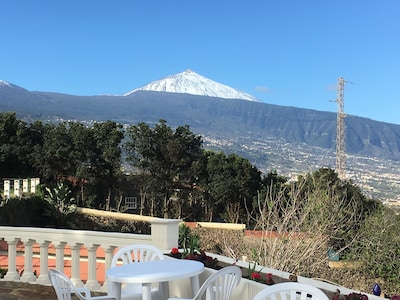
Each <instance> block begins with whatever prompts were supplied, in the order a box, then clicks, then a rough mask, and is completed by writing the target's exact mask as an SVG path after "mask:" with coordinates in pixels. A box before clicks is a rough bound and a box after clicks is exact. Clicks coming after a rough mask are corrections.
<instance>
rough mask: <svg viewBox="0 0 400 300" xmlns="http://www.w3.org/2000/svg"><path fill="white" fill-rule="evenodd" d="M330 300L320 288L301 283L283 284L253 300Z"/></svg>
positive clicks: (278, 284)
mask: <svg viewBox="0 0 400 300" xmlns="http://www.w3.org/2000/svg"><path fill="white" fill-rule="evenodd" d="M311 299H312V300H329V298H328V296H327V295H326V294H325V293H324V292H323V291H322V290H320V289H319V288H317V287H315V286H312V285H309V284H305V283H300V282H282V283H277V284H274V285H271V286H268V287H266V288H264V289H262V290H261V291H260V292H258V293H257V294H256V295H255V296H254V298H253V300H311Z"/></svg>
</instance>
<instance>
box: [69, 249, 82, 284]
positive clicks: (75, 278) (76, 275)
mask: <svg viewBox="0 0 400 300" xmlns="http://www.w3.org/2000/svg"><path fill="white" fill-rule="evenodd" d="M82 245H83V244H82V243H75V244H74V245H71V259H72V261H71V281H72V282H73V283H74V284H75V285H76V286H78V287H83V282H82V280H81V272H80V270H81V269H80V267H81V264H80V257H81V253H80V252H81V247H82Z"/></svg>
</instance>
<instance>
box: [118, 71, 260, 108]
mask: <svg viewBox="0 0 400 300" xmlns="http://www.w3.org/2000/svg"><path fill="white" fill-rule="evenodd" d="M137 91H154V92H169V93H184V94H191V95H199V96H209V97H218V98H224V99H242V100H249V101H257V102H259V100H258V99H257V98H255V97H253V96H251V95H249V94H246V93H243V92H240V91H238V90H235V89H233V88H231V87H229V86H227V85H223V84H221V83H218V82H215V81H213V80H211V79H208V78H206V77H204V76H201V75H199V74H197V73H195V72H193V71H192V70H186V71H184V72H182V73H178V74H174V75H170V76H167V77H165V78H163V79H160V80H156V81H153V82H150V83H149V84H147V85H145V86H143V87H141V88H137V89H134V90H133V91H130V92H128V93H126V94H124V96H129V95H131V94H133V93H135V92H137Z"/></svg>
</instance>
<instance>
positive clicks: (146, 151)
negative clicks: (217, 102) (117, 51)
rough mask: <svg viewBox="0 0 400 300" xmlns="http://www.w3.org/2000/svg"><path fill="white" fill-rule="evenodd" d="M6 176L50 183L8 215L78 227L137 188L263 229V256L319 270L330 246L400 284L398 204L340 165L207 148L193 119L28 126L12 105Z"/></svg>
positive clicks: (190, 213)
mask: <svg viewBox="0 0 400 300" xmlns="http://www.w3.org/2000/svg"><path fill="white" fill-rule="evenodd" d="M0 177H1V178H29V177H40V178H41V183H42V188H41V189H39V193H38V194H37V195H23V197H21V198H20V199H6V201H4V202H3V207H1V208H0V224H7V225H15V226H17V225H25V226H53V227H59V228H62V227H73V226H75V225H74V224H73V223H71V221H72V220H74V219H76V218H74V217H73V216H74V210H75V207H76V206H83V207H91V208H98V209H104V210H117V211H123V210H124V209H125V207H124V203H123V199H124V198H125V197H127V196H135V197H137V199H138V203H137V209H136V211H135V213H139V214H144V215H150V216H158V217H165V218H180V219H184V220H185V221H220V222H233V223H238V222H240V223H244V224H246V227H247V228H248V229H259V230H262V231H263V232H265V236H263V238H262V239H261V240H260V242H259V244H258V245H255V246H254V245H253V247H252V248H251V249H253V250H254V253H253V254H254V255H253V256H254V257H256V258H257V260H258V261H257V263H259V264H262V265H265V266H270V267H273V268H276V269H280V270H285V271H288V272H293V273H296V274H302V275H309V276H311V275H315V274H318V271H319V267H320V266H321V265H323V264H326V262H327V259H328V257H327V253H328V251H327V250H328V248H329V249H333V251H334V252H335V253H340V256H341V257H345V258H348V259H352V260H357V261H361V262H362V266H363V268H364V269H363V270H364V272H365V273H366V274H368V275H369V276H374V277H379V278H381V279H382V280H383V281H384V282H385V283H387V284H388V285H389V284H390V285H391V287H393V288H396V287H397V286H398V283H396V280H398V278H399V275H400V273H399V272H400V266H399V263H398V262H399V261H400V250H399V249H400V241H399V238H398V236H399V234H398V233H399V228H400V226H399V225H400V221H399V216H398V215H396V214H395V213H394V212H393V211H391V210H389V209H387V208H384V207H383V205H382V204H381V203H379V202H377V201H374V200H373V199H369V198H367V197H366V196H365V195H363V193H362V192H361V190H360V189H359V188H358V187H357V186H355V185H354V184H353V183H352V182H350V181H342V180H340V179H339V178H338V176H337V174H336V173H335V172H334V171H333V170H331V169H327V168H321V169H319V170H315V171H314V172H312V173H308V174H304V175H303V176H299V177H298V178H297V180H296V181H291V182H289V181H288V179H287V178H285V177H283V176H280V175H279V174H277V172H276V171H273V170H272V171H271V172H269V173H268V174H262V173H261V172H260V171H259V170H258V169H257V168H256V167H255V166H253V165H251V163H250V162H249V161H248V160H246V159H244V158H242V157H240V156H238V155H236V154H230V155H226V154H224V153H222V152H213V151H206V150H204V149H203V148H202V138H201V136H196V135H195V134H193V133H192V132H191V131H190V128H189V127H188V126H178V127H176V128H175V129H173V128H171V127H169V126H168V125H167V123H166V121H164V120H160V121H159V123H157V124H154V125H153V126H150V125H148V124H145V123H139V124H137V125H132V126H129V127H128V128H124V127H123V126H122V125H120V124H117V123H115V122H111V121H107V122H103V123H95V124H94V125H93V126H91V127H86V126H84V125H83V124H81V123H77V122H67V123H59V124H57V125H55V124H43V123H41V122H35V123H32V124H27V123H24V122H22V121H20V120H18V119H17V118H16V115H15V114H13V113H1V114H0ZM181 231H182V232H181V233H182V234H181V236H183V237H184V238H182V239H181V240H180V243H182V244H183V245H184V248H185V249H190V250H193V249H195V248H198V242H199V241H198V239H197V237H192V236H190V235H189V232H188V231H187V230H186V233H185V229H181ZM397 288H398V287H397Z"/></svg>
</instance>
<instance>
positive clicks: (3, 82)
mask: <svg viewBox="0 0 400 300" xmlns="http://www.w3.org/2000/svg"><path fill="white" fill-rule="evenodd" d="M0 85H2V86H8V87H12V86H13V85H12V84H11V83H9V82H7V81H5V80H0Z"/></svg>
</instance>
